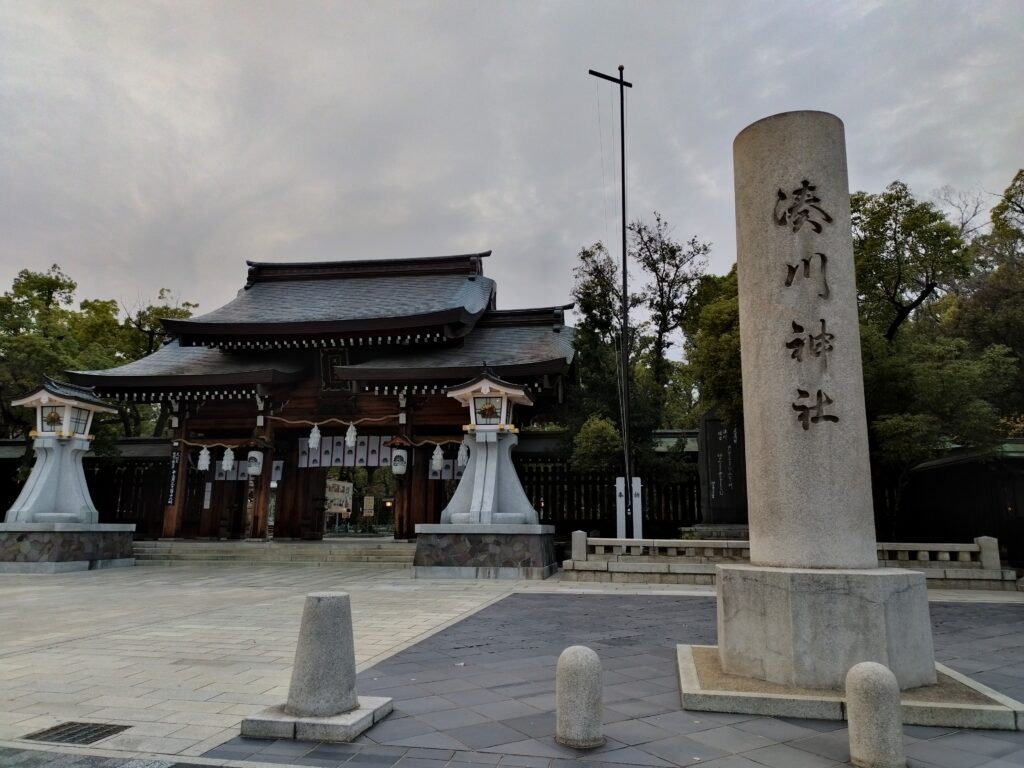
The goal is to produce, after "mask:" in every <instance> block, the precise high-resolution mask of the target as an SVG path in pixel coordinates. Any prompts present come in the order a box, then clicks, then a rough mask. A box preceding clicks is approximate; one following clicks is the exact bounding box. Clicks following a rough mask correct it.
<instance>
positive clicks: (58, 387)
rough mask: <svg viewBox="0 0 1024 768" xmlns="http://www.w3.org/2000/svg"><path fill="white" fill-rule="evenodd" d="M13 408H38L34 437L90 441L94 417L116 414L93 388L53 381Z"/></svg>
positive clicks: (16, 402)
mask: <svg viewBox="0 0 1024 768" xmlns="http://www.w3.org/2000/svg"><path fill="white" fill-rule="evenodd" d="M11 405H20V406H24V407H25V408H35V411H36V428H35V429H34V430H33V431H32V437H57V438H62V439H66V438H70V437H79V438H85V439H90V438H91V437H92V435H90V429H91V428H92V419H93V416H94V415H95V414H97V413H117V411H115V410H114V409H113V408H111V407H110V406H108V405H107V404H106V403H105V402H103V401H102V400H100V399H99V398H98V397H96V395H95V394H93V391H92V389H91V388H88V387H77V386H74V385H73V384H65V383H63V382H60V381H53V380H52V379H44V380H43V385H42V386H41V387H40V388H39V389H37V390H36V391H35V392H33V393H32V394H30V395H26V396H25V397H22V398H20V399H18V400H12V401H11Z"/></svg>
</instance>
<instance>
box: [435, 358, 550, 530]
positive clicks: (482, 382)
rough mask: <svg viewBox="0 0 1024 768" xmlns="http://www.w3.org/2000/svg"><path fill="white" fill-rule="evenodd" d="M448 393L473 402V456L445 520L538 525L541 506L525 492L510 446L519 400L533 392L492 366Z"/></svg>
mask: <svg viewBox="0 0 1024 768" xmlns="http://www.w3.org/2000/svg"><path fill="white" fill-rule="evenodd" d="M448 397H451V398H454V399H455V400H457V401H459V402H460V403H462V405H465V406H467V407H468V408H469V418H470V423H469V424H467V425H466V426H465V427H463V429H464V430H465V431H466V432H467V442H468V444H469V462H468V463H467V465H466V469H465V471H464V473H463V475H462V480H461V481H460V482H459V487H458V488H457V489H456V490H455V494H454V495H453V496H452V500H451V503H450V504H449V505H448V506H447V507H446V508H445V510H444V511H443V512H442V513H441V522H442V523H481V524H484V525H486V524H488V523H506V524H508V523H512V524H516V523H518V524H527V525H536V524H537V522H538V519H537V511H536V510H535V509H534V508H533V506H532V505H531V504H530V500H529V499H528V498H526V494H525V493H524V492H523V487H522V485H520V483H519V477H518V475H516V470H515V467H513V466H512V448H513V447H514V446H515V445H516V444H517V443H518V442H519V438H518V436H517V435H518V433H519V430H518V429H516V428H515V426H513V424H512V408H513V406H515V405H532V404H533V398H531V397H530V395H529V394H528V393H527V392H526V389H525V388H523V387H520V386H519V385H517V384H512V383H510V382H507V381H502V380H501V379H499V378H498V377H497V376H495V375H494V374H493V373H491V372H490V371H489V370H485V372H484V373H483V375H481V376H479V377H477V378H476V379H473V381H470V382H467V383H466V384H461V385H459V386H457V387H451V388H450V389H448Z"/></svg>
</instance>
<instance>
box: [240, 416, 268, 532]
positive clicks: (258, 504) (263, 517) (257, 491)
mask: <svg viewBox="0 0 1024 768" xmlns="http://www.w3.org/2000/svg"><path fill="white" fill-rule="evenodd" d="M265 424H266V426H264V427H263V428H261V429H260V430H259V432H260V435H261V436H262V437H263V439H264V440H266V442H267V448H266V449H265V450H264V451H263V471H262V472H261V473H260V474H259V477H257V478H254V481H255V482H254V487H253V496H252V521H251V525H250V526H249V530H248V531H247V532H246V535H247V536H250V537H252V538H254V539H265V538H267V520H268V518H269V515H270V481H271V479H272V478H273V475H274V427H273V425H272V424H271V423H270V420H269V419H267V420H265Z"/></svg>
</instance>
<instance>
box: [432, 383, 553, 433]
mask: <svg viewBox="0 0 1024 768" xmlns="http://www.w3.org/2000/svg"><path fill="white" fill-rule="evenodd" d="M447 394H448V397H453V398H455V399H456V400H458V401H459V402H460V403H462V404H463V405H465V406H466V407H467V408H469V418H470V424H469V425H468V429H470V430H484V431H486V430H502V429H508V430H512V429H514V427H513V426H512V406H513V405H516V404H518V405H532V404H533V398H531V397H530V395H529V393H528V392H527V391H526V388H525V387H523V386H521V385H519V384H513V383H512V382H509V381H503V380H502V379H499V378H498V377H497V376H495V375H494V373H493V372H491V371H490V370H487V369H485V370H484V373H483V374H481V375H480V376H478V377H477V378H475V379H473V380H472V381H469V382H466V383H465V384H460V385H458V386H456V387H450V388H449V389H448V390H447Z"/></svg>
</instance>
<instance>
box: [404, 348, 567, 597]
mask: <svg viewBox="0 0 1024 768" xmlns="http://www.w3.org/2000/svg"><path fill="white" fill-rule="evenodd" d="M447 394H448V397H451V398H454V399H455V400H457V401H458V402H460V403H461V404H462V405H464V406H466V407H467V408H468V409H469V424H467V425H465V426H464V427H463V429H464V430H465V432H466V438H465V440H464V442H463V445H464V446H466V447H467V448H468V453H469V456H468V459H467V462H466V466H465V470H464V471H463V474H462V479H461V480H459V485H458V487H457V488H456V489H455V493H454V494H453V495H452V499H451V501H450V502H449V503H448V506H447V507H445V509H444V511H442V512H441V522H440V524H428V523H420V524H418V525H417V526H416V556H415V559H414V561H413V574H414V576H416V577H423V578H435V577H444V578H452V577H464V578H517V579H524V578H525V579H543V578H546V577H548V576H550V575H551V574H552V573H554V571H555V570H556V568H557V565H556V561H555V554H554V541H553V539H554V533H555V528H554V526H552V525H540V520H539V517H538V515H537V510H536V509H534V508H533V505H532V504H531V503H530V500H529V498H527V496H526V493H525V491H523V486H522V485H521V484H520V482H519V476H518V475H517V474H516V469H515V467H514V466H513V465H512V448H513V447H515V445H516V444H517V443H518V442H519V437H518V433H519V430H518V429H516V428H515V426H514V425H513V423H512V409H513V408H514V407H515V406H517V405H519V406H523V405H532V404H533V399H532V398H531V397H530V395H529V393H528V392H527V391H526V388H525V387H522V386H520V385H518V384H513V383H511V382H508V381H503V380H502V379H500V378H498V377H497V376H496V375H495V374H494V373H493V372H492V371H490V370H489V369H487V368H486V367H485V368H484V370H483V373H482V374H481V375H480V376H478V377H477V378H475V379H473V380H472V381H469V382H466V383H465V384H460V385H459V386H456V387H451V388H449V389H448V390H447Z"/></svg>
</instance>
